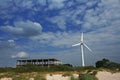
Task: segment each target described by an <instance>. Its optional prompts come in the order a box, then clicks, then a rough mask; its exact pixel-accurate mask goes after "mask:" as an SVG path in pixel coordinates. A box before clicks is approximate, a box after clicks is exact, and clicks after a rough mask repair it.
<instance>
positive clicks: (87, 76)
mask: <svg viewBox="0 0 120 80" xmlns="http://www.w3.org/2000/svg"><path fill="white" fill-rule="evenodd" d="M82 80H98V79H97V78H96V77H95V76H93V75H90V74H83V75H82Z"/></svg>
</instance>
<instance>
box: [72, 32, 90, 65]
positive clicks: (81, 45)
mask: <svg viewBox="0 0 120 80" xmlns="http://www.w3.org/2000/svg"><path fill="white" fill-rule="evenodd" d="M72 46H73V47H74V46H80V47H81V53H82V66H85V62H84V50H83V47H84V46H85V47H86V48H87V49H88V50H89V51H91V52H92V50H91V49H90V48H89V47H88V46H87V45H86V43H84V42H83V33H82V34H81V41H80V42H79V43H77V44H74V45H72Z"/></svg>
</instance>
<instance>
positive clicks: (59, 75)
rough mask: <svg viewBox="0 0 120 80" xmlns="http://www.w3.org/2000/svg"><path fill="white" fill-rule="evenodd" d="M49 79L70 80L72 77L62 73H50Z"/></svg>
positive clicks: (47, 77)
mask: <svg viewBox="0 0 120 80" xmlns="http://www.w3.org/2000/svg"><path fill="white" fill-rule="evenodd" d="M46 79H47V80H70V77H68V76H66V77H64V76H62V74H54V75H50V74H47V76H46Z"/></svg>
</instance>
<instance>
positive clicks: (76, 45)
mask: <svg viewBox="0 0 120 80" xmlns="http://www.w3.org/2000/svg"><path fill="white" fill-rule="evenodd" d="M79 45H81V43H77V44H74V45H72V47H74V46H79Z"/></svg>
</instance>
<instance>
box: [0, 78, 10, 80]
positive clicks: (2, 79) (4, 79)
mask: <svg viewBox="0 0 120 80" xmlns="http://www.w3.org/2000/svg"><path fill="white" fill-rule="evenodd" d="M0 80H12V78H1V79H0Z"/></svg>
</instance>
